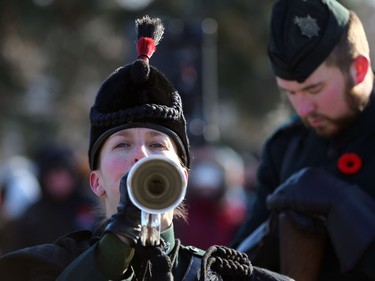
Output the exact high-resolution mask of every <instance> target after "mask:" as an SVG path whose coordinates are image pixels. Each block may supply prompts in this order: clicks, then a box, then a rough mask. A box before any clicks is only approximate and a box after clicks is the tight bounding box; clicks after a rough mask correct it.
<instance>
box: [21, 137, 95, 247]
mask: <svg viewBox="0 0 375 281" xmlns="http://www.w3.org/2000/svg"><path fill="white" fill-rule="evenodd" d="M33 160H34V162H35V165H36V169H37V178H38V180H39V184H40V187H41V196H40V198H39V199H38V201H36V202H35V203H34V204H32V205H31V206H29V207H28V209H27V210H26V212H25V213H24V214H23V215H22V216H21V217H20V218H19V219H18V220H17V222H16V230H17V231H16V233H15V239H14V240H15V245H16V246H17V248H23V247H28V246H33V245H37V244H42V243H52V242H53V241H55V240H56V239H57V238H59V237H60V236H62V235H64V234H66V233H68V232H73V231H76V230H81V229H93V228H94V223H95V219H96V218H95V212H94V206H95V204H96V203H95V201H94V199H93V197H92V196H91V193H89V187H88V185H87V184H86V183H85V182H84V180H86V178H87V177H86V176H87V175H83V174H82V167H80V162H79V159H78V156H77V155H76V154H75V152H74V151H73V150H72V149H71V148H70V147H68V146H67V145H61V144H54V143H48V144H45V145H41V146H40V147H38V148H37V149H36V151H35V155H34V158H33Z"/></svg>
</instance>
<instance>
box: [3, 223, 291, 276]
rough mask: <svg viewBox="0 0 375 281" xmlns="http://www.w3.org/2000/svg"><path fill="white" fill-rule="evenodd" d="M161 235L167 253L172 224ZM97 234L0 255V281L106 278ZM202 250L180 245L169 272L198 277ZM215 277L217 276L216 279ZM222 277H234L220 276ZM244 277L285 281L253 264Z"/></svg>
mask: <svg viewBox="0 0 375 281" xmlns="http://www.w3.org/2000/svg"><path fill="white" fill-rule="evenodd" d="M162 239H163V241H164V242H165V244H164V245H167V246H166V247H165V248H164V250H165V252H166V253H167V254H169V253H171V252H172V249H173V248H175V244H176V241H177V240H175V238H174V233H173V228H170V229H169V230H167V231H166V232H164V233H162ZM97 245H98V238H93V237H92V234H91V232H89V231H80V232H75V233H72V234H70V235H67V236H64V237H62V238H60V239H59V240H57V241H56V243H55V244H45V245H40V246H35V247H30V248H26V249H22V250H18V251H15V252H12V253H9V254H7V255H5V256H3V257H1V258H0V278H1V280H2V281H20V280H23V281H31V280H35V281H36V280H37V281H47V280H51V281H52V280H58V281H63V280H69V281H78V280H87V281H103V280H108V278H106V277H105V276H104V275H103V273H102V272H101V271H100V269H99V266H98V264H97V261H96V255H95V250H96V248H97ZM203 254H204V252H203V251H202V250H199V249H197V248H195V247H191V246H187V247H185V246H181V247H179V250H178V252H177V259H176V262H174V265H173V269H172V274H173V279H174V280H186V281H188V280H198V279H197V276H198V270H199V269H200V266H201V261H202V257H203ZM135 261H136V258H134V259H133V260H132V263H131V269H130V270H128V271H127V272H126V274H125V275H124V277H123V278H122V280H136V277H135V274H134V270H136V268H137V267H138V266H139V265H137V264H135ZM218 280H219V279H218ZM223 280H238V279H233V278H223ZM245 280H264V281H283V280H285V281H287V280H291V279H289V278H287V277H285V276H281V275H278V274H276V273H273V272H270V271H267V270H263V269H260V268H256V267H253V271H252V274H251V276H250V277H248V278H247V279H245Z"/></svg>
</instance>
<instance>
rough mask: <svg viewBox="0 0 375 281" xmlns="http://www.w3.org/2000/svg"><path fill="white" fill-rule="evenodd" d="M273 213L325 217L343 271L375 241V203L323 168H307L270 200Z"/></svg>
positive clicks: (269, 198) (270, 197)
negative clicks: (292, 212)
mask: <svg viewBox="0 0 375 281" xmlns="http://www.w3.org/2000/svg"><path fill="white" fill-rule="evenodd" d="M267 205H268V207H269V208H270V209H271V210H276V211H285V210H287V211H290V210H291V211H296V212H300V213H302V214H305V215H310V216H312V217H324V218H325V219H326V224H327V230H328V233H329V236H330V238H331V241H332V244H333V246H334V248H335V251H336V254H337V256H338V258H339V260H340V263H341V267H342V270H343V271H347V270H350V269H352V268H353V267H354V266H355V265H356V264H357V263H358V261H359V260H360V258H361V257H362V255H363V254H364V252H365V251H366V249H367V247H369V245H370V244H371V242H373V241H374V240H375V200H374V199H373V198H371V197H370V196H369V195H368V194H367V193H365V192H364V191H362V190H361V189H360V188H359V187H358V186H356V185H353V184H349V183H347V182H344V181H342V180H340V179H338V178H336V177H334V176H332V175H330V174H329V173H327V172H325V171H324V170H321V169H319V168H304V169H302V170H300V171H299V172H297V173H296V174H294V175H292V176H291V177H290V178H289V179H288V180H287V181H286V182H285V183H283V184H282V185H280V186H279V187H278V188H277V189H276V190H275V192H274V193H273V194H271V195H269V196H268V197H267Z"/></svg>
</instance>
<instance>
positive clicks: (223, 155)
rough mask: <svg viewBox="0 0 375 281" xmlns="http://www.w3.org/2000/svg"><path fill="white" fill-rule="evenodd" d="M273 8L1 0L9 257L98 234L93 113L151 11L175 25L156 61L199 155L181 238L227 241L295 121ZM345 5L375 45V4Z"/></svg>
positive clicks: (351, 0) (1, 174) (0, 148)
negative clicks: (65, 238)
mask: <svg viewBox="0 0 375 281" xmlns="http://www.w3.org/2000/svg"><path fill="white" fill-rule="evenodd" d="M273 2H274V1H273V0H264V1H256V0H246V1H245V0H234V1H233V0H231V1H228V0H220V1H214V0H204V1H198V0H184V1H166V0H112V1H88V0H82V1H73V0H27V1H24V0H23V1H21V0H12V1H11V0H2V1H1V2H0V112H1V113H0V163H1V165H0V254H1V253H4V252H6V251H9V250H13V249H15V248H18V247H24V246H28V245H33V244H40V243H43V242H52V241H54V239H56V238H57V237H58V236H60V235H62V234H65V233H66V232H69V231H74V230H77V229H80V228H89V229H95V207H96V202H95V201H94V199H93V198H92V196H91V191H90V187H89V186H88V173H89V170H88V164H87V156H86V154H87V153H86V152H87V147H88V129H89V122H88V112H89V107H90V105H91V104H92V102H93V99H94V97H95V94H96V90H97V89H98V87H99V85H100V83H101V82H102V81H103V79H104V78H105V77H106V76H107V75H108V74H109V73H111V72H112V71H113V70H114V69H115V68H117V67H118V66H120V65H121V64H123V63H124V62H128V61H131V60H132V58H134V59H135V54H134V53H133V52H134V50H135V48H134V47H133V46H132V45H133V44H135V43H134V42H135V38H136V35H135V34H134V30H133V29H134V19H135V18H136V17H139V16H143V15H145V14H149V15H150V16H152V17H160V18H161V19H162V20H163V22H164V23H165V25H166V32H165V35H164V39H163V41H162V43H161V44H160V45H159V46H158V48H159V49H158V53H157V55H155V56H154V57H153V58H152V63H153V65H155V66H156V67H157V68H159V69H160V70H162V71H163V72H164V73H165V74H166V75H167V76H168V78H169V79H170V80H171V81H172V82H173V84H174V85H175V86H176V87H177V88H178V90H179V92H180V93H181V96H182V98H183V102H184V107H185V108H184V110H185V112H186V116H187V119H188V120H187V121H188V134H189V136H190V139H191V144H192V153H193V157H194V158H193V162H192V167H191V174H190V182H189V188H188V194H187V198H186V204H187V207H188V211H189V221H187V222H183V221H182V222H179V223H178V225H177V231H179V232H180V234H179V236H180V237H181V238H182V240H183V242H184V243H185V244H190V243H191V244H194V245H196V246H199V247H202V248H204V249H205V248H207V247H208V246H210V245H213V244H227V243H228V242H229V241H230V240H231V238H232V237H233V234H234V232H235V231H236V230H237V229H238V227H239V226H240V224H241V223H242V220H243V218H244V217H245V215H246V212H247V211H248V206H249V204H251V199H252V193H253V188H254V184H255V183H254V179H255V172H256V168H257V165H258V156H259V153H260V152H259V148H260V147H261V145H262V143H263V141H264V138H265V136H266V135H267V134H268V133H269V132H270V131H271V130H273V129H274V128H275V127H276V126H277V125H278V124H280V122H281V121H282V120H283V119H284V118H285V117H286V116H288V114H289V113H290V112H289V108H288V106H286V105H285V103H284V102H283V101H282V98H281V97H280V95H279V94H278V90H277V88H276V84H275V83H274V78H273V75H272V73H271V70H270V67H269V63H268V57H267V53H266V45H267V38H268V25H269V17H270V10H271V6H272V4H273ZM342 2H343V3H344V4H346V5H347V6H348V7H351V8H353V9H354V10H356V11H357V12H358V14H359V15H360V17H361V18H363V19H364V25H365V29H366V32H367V34H368V37H369V41H370V44H371V45H374V44H375V1H374V0H359V1H358V0H345V1H344V0H343V1H342ZM373 49H374V48H373ZM187 226H189V230H187V228H186V227H187Z"/></svg>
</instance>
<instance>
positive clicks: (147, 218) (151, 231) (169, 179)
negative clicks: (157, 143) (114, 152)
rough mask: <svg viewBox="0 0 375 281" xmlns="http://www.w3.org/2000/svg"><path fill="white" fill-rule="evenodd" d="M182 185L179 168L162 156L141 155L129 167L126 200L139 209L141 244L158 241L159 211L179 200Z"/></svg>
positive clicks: (182, 195)
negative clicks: (128, 199)
mask: <svg viewBox="0 0 375 281" xmlns="http://www.w3.org/2000/svg"><path fill="white" fill-rule="evenodd" d="M186 185H187V182H186V178H185V175H184V172H183V169H182V167H181V166H180V165H179V164H177V163H176V162H175V161H173V160H172V159H170V158H168V157H166V156H161V155H152V156H149V157H145V158H142V159H141V160H139V161H138V162H137V163H136V164H135V165H134V166H133V167H132V168H131V170H130V171H129V175H128V179H127V188H128V194H129V198H130V200H131V201H132V202H133V204H134V205H135V206H136V207H138V208H139V209H140V210H141V211H142V212H141V216H142V217H141V224H142V230H141V242H142V244H143V245H147V244H150V245H157V244H158V243H159V241H160V217H161V214H163V213H165V212H168V211H170V210H172V209H174V208H176V207H177V206H178V205H179V204H180V203H181V202H182V200H183V199H184V197H185V194H186Z"/></svg>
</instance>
